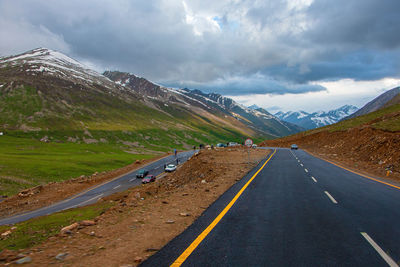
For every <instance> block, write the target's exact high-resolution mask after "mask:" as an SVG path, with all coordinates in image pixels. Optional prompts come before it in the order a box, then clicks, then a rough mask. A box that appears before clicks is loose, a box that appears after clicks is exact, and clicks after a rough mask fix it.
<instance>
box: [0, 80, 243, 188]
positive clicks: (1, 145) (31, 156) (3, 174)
mask: <svg viewBox="0 0 400 267" xmlns="http://www.w3.org/2000/svg"><path fill="white" fill-rule="evenodd" d="M0 82H2V84H3V86H2V88H0V131H2V132H4V136H0V158H2V161H1V163H0V195H11V194H14V193H17V192H18V191H19V190H21V189H24V188H27V187H32V186H35V185H38V184H42V183H47V182H50V181H60V180H65V179H69V178H72V177H77V176H80V175H88V174H92V173H93V172H95V171H105V170H111V169H115V168H119V167H122V166H125V165H127V164H130V163H132V162H133V161H135V160H136V159H139V158H141V159H142V158H149V157H152V156H154V155H157V154H159V153H163V152H166V151H171V150H172V149H174V148H177V149H181V150H183V149H190V148H192V147H193V146H194V145H196V146H198V145H199V144H200V143H204V144H207V143H217V142H227V141H238V142H240V141H242V139H243V138H245V137H246V135H245V134H243V133H241V132H239V131H237V130H235V129H230V128H229V127H224V126H221V125H219V124H218V123H215V122H213V121H211V120H209V119H207V118H205V117H200V116H197V115H194V114H193V113H189V112H188V111H186V110H184V109H183V108H180V107H173V106H165V105H163V104H161V103H160V104H159V106H157V107H155V108H151V107H149V106H146V105H144V104H143V103H141V102H140V101H138V99H136V98H135V97H136V96H133V95H129V94H126V95H124V94H120V95H118V94H114V95H110V94H108V93H106V92H104V91H102V90H89V89H88V88H80V90H77V88H76V87H73V86H72V85H70V84H58V85H57V86H54V85H52V86H48V85H47V84H44V82H42V81H39V82H37V81H29V82H13V83H12V84H11V83H10V82H7V81H6V82H4V81H1V80H0ZM40 140H42V141H40Z"/></svg>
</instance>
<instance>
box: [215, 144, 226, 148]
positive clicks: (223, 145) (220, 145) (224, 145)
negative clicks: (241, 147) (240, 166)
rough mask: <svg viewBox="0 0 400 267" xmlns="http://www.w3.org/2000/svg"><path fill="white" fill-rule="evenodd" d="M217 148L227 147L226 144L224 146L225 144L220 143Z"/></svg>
mask: <svg viewBox="0 0 400 267" xmlns="http://www.w3.org/2000/svg"><path fill="white" fill-rule="evenodd" d="M217 147H226V144H224V143H218V144H217Z"/></svg>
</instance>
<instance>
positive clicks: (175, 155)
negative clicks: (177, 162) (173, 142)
mask: <svg viewBox="0 0 400 267" xmlns="http://www.w3.org/2000/svg"><path fill="white" fill-rule="evenodd" d="M176 153H177V151H176V148H174V154H175V158H176Z"/></svg>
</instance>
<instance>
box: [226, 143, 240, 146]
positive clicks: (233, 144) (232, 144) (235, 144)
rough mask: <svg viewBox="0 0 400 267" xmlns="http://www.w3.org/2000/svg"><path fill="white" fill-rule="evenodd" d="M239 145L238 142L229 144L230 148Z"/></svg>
mask: <svg viewBox="0 0 400 267" xmlns="http://www.w3.org/2000/svg"><path fill="white" fill-rule="evenodd" d="M237 145H238V143H236V142H229V144H228V146H237Z"/></svg>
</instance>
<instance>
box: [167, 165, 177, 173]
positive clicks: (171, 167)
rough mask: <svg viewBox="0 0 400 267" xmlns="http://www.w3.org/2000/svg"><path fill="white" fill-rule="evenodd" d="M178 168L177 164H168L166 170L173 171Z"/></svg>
mask: <svg viewBox="0 0 400 267" xmlns="http://www.w3.org/2000/svg"><path fill="white" fill-rule="evenodd" d="M175 170H176V166H175V165H174V164H168V165H167V167H165V171H166V172H173V171H175Z"/></svg>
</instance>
